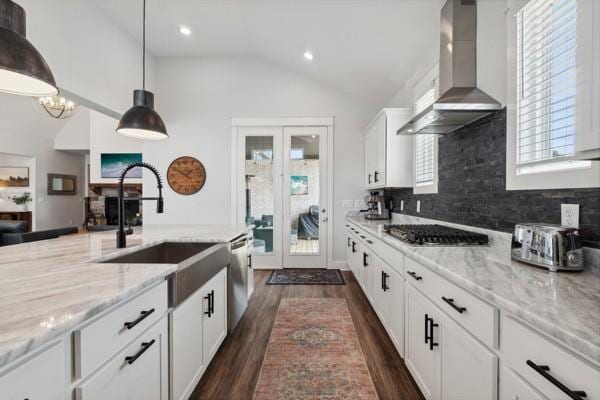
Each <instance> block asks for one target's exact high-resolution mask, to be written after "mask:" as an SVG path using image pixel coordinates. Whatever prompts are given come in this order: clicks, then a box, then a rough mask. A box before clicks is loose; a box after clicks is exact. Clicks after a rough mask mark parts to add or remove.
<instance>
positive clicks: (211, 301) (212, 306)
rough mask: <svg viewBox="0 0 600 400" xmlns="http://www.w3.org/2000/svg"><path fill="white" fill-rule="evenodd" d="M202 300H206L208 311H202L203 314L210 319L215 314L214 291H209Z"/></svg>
mask: <svg viewBox="0 0 600 400" xmlns="http://www.w3.org/2000/svg"><path fill="white" fill-rule="evenodd" d="M204 298H205V299H206V300H208V309H207V310H206V311H204V314H206V315H208V318H211V317H212V315H213V314H214V313H215V291H214V290H211V291H210V293H209V294H207V295H206V296H204Z"/></svg>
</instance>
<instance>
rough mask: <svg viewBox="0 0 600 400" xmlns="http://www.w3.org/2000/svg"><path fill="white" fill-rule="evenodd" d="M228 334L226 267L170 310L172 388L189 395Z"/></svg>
mask: <svg viewBox="0 0 600 400" xmlns="http://www.w3.org/2000/svg"><path fill="white" fill-rule="evenodd" d="M225 336H227V268H223V269H222V270H221V271H220V272H219V273H218V274H217V275H215V276H214V277H213V278H211V280H210V281H208V282H207V283H206V284H204V286H202V288H200V289H199V290H198V291H196V293H194V294H193V295H191V296H190V297H188V298H187V299H186V300H185V301H184V302H183V303H181V304H180V305H179V306H178V307H177V308H176V309H175V310H173V312H172V314H171V382H172V385H171V391H172V396H171V398H172V399H173V400H183V399H187V398H188V397H189V396H190V395H191V394H192V391H193V390H194V388H195V387H196V385H197V384H198V381H200V378H201V377H202V374H203V373H204V370H205V369H206V366H207V365H208V364H210V362H211V360H212V358H213V357H214V355H215V353H216V352H217V350H218V349H219V346H220V345H221V343H223V340H225Z"/></svg>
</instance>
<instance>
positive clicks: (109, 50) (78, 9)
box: [18, 0, 153, 113]
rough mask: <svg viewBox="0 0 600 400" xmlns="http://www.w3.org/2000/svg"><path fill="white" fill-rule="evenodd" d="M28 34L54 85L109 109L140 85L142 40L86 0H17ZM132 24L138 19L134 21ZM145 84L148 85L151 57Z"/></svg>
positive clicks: (123, 104)
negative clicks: (47, 65) (52, 77)
mask: <svg viewBox="0 0 600 400" xmlns="http://www.w3.org/2000/svg"><path fill="white" fill-rule="evenodd" d="M18 3H19V5H21V6H22V7H23V8H25V11H26V12H27V38H28V39H29V40H30V41H31V42H32V43H33V44H34V46H35V47H36V48H37V49H38V50H39V51H40V52H41V53H42V55H43V57H44V58H45V59H46V61H47V62H48V64H49V65H50V68H51V69H52V72H53V74H54V78H55V79H56V82H57V84H58V86H59V87H61V88H63V89H66V90H68V91H70V92H72V93H75V94H77V95H79V96H81V97H84V98H85V99H87V100H90V101H92V102H94V103H97V104H100V105H102V106H104V107H107V108H109V109H111V110H113V111H116V112H119V113H123V112H125V110H127V109H128V108H129V107H131V105H132V91H133V90H134V89H139V88H140V87H141V80H142V76H141V68H142V57H141V45H140V43H138V42H137V41H136V40H135V39H134V38H133V37H132V36H130V35H129V34H128V33H126V32H125V31H124V30H122V29H120V28H118V27H117V25H116V24H114V23H113V22H112V21H111V20H110V19H109V18H108V17H106V16H105V15H104V14H103V13H102V12H101V11H100V10H99V9H98V8H97V7H96V6H94V5H93V4H92V2H89V1H74V0H19V2H18ZM132 23H139V21H138V20H136V21H132ZM147 68H148V74H147V76H148V82H147V87H148V88H150V89H152V87H153V84H152V80H153V79H152V75H153V74H152V68H153V67H152V57H151V56H150V55H149V56H148V62H147Z"/></svg>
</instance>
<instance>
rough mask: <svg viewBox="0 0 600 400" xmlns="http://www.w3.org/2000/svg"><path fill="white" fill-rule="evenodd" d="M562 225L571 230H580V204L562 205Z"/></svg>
mask: <svg viewBox="0 0 600 400" xmlns="http://www.w3.org/2000/svg"><path fill="white" fill-rule="evenodd" d="M560 224H561V225H562V226H568V227H571V228H579V204H561V205H560Z"/></svg>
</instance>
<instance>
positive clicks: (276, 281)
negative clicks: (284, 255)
mask: <svg viewBox="0 0 600 400" xmlns="http://www.w3.org/2000/svg"><path fill="white" fill-rule="evenodd" d="M267 285H344V278H343V277H342V274H341V272H340V270H339V269H323V268H321V269H319V268H286V269H276V270H274V271H273V272H271V276H270V277H269V279H268V280H267Z"/></svg>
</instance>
